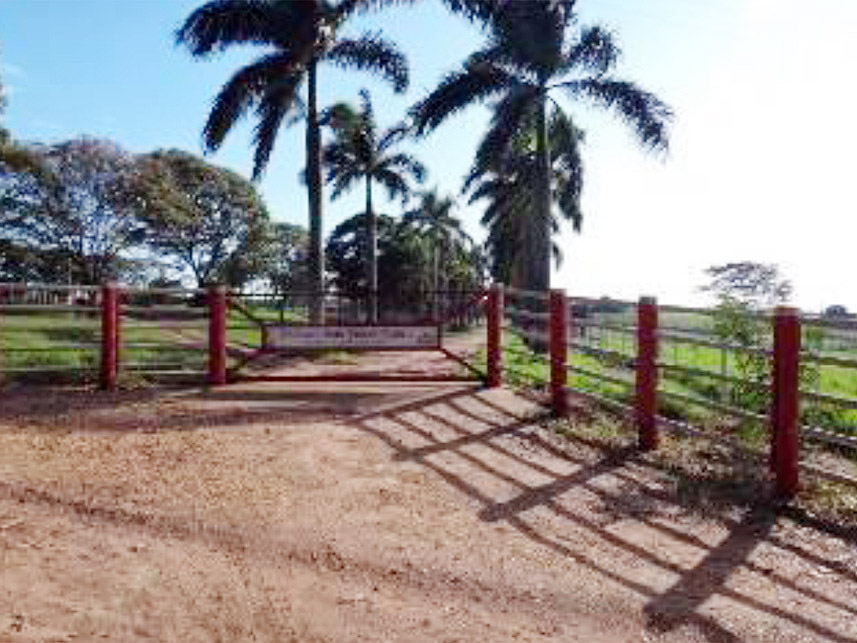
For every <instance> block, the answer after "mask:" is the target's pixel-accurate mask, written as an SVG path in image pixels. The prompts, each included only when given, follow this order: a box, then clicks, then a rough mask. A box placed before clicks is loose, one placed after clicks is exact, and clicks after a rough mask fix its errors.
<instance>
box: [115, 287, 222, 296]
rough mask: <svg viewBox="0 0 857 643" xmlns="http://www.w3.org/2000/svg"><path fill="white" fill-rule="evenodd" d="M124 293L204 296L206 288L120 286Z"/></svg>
mask: <svg viewBox="0 0 857 643" xmlns="http://www.w3.org/2000/svg"><path fill="white" fill-rule="evenodd" d="M120 290H121V291H122V292H126V293H129V294H142V295H190V296H198V295H204V294H206V292H208V291H207V290H206V289H205V288H147V287H146V286H120Z"/></svg>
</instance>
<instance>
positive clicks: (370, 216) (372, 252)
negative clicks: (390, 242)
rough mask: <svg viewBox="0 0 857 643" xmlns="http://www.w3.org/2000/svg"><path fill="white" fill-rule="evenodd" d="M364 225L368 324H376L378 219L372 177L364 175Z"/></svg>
mask: <svg viewBox="0 0 857 643" xmlns="http://www.w3.org/2000/svg"><path fill="white" fill-rule="evenodd" d="M366 224H367V225H368V226H369V235H368V242H369V257H368V259H369V271H368V273H369V274H368V275H367V277H368V279H367V283H368V284H369V323H370V324H376V323H378V217H376V216H375V211H374V210H373V209H372V177H371V176H370V175H369V174H367V175H366Z"/></svg>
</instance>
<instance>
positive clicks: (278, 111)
mask: <svg viewBox="0 0 857 643" xmlns="http://www.w3.org/2000/svg"><path fill="white" fill-rule="evenodd" d="M301 80H302V77H301V75H300V74H293V75H291V76H286V77H285V78H282V79H278V80H277V81H276V82H275V83H273V84H272V85H269V86H268V87H267V91H265V93H264V94H263V96H262V99H261V100H260V102H259V106H258V107H257V108H256V115H257V116H258V117H259V121H258V123H257V124H256V127H255V128H254V131H253V140H254V143H255V147H256V150H255V152H254V155H253V179H254V180H256V179H258V178H259V177H260V176H261V175H262V173H263V172H264V171H265V168H266V167H267V165H268V161H269V159H270V158H271V152H272V151H273V149H274V142H275V140H276V138H277V132H278V131H279V129H280V126H281V125H282V123H283V119H284V118H285V116H286V114H288V113H289V111H290V110H291V109H292V105H293V104H294V102H295V98H296V96H297V91H298V87H299V86H300V84H301ZM221 140H222V139H221Z"/></svg>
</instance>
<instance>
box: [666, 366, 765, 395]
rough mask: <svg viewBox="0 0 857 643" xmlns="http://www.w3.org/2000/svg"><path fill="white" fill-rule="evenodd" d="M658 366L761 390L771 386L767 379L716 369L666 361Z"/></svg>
mask: <svg viewBox="0 0 857 643" xmlns="http://www.w3.org/2000/svg"><path fill="white" fill-rule="evenodd" d="M656 366H657V367H658V368H662V369H664V370H667V371H681V372H682V373H687V374H688V375H698V376H700V377H707V378H711V379H715V380H719V381H721V382H729V383H730V384H746V385H747V386H750V387H753V388H756V389H760V390H769V389H770V388H771V382H770V381H767V380H766V381H764V382H753V381H751V380H745V379H743V378H740V377H735V376H732V375H723V374H722V373H718V372H716V371H709V370H708V369H705V368H694V367H692V366H684V365H683V364H669V363H666V362H658V363H657V364H656Z"/></svg>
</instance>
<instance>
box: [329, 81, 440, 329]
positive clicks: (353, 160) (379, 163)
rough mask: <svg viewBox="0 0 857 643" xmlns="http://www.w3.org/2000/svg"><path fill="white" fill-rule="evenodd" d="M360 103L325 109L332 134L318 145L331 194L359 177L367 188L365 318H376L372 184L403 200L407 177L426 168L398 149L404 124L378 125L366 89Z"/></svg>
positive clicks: (337, 193) (420, 175)
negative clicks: (320, 148) (331, 187)
mask: <svg viewBox="0 0 857 643" xmlns="http://www.w3.org/2000/svg"><path fill="white" fill-rule="evenodd" d="M360 99H361V100H360V108H359V110H358V109H354V107H352V106H351V105H349V104H348V103H337V104H336V105H334V106H333V107H331V108H330V110H329V111H328V113H327V115H326V118H325V122H327V123H328V124H329V125H330V127H331V129H332V130H333V132H334V139H333V140H332V141H331V142H330V143H328V144H327V145H326V146H325V147H324V150H323V160H324V165H325V167H326V168H327V178H326V180H327V182H328V183H331V184H332V185H333V192H332V193H331V198H332V199H336V198H337V197H339V196H340V195H341V194H343V193H344V192H346V191H348V190H349V189H351V188H352V187H353V186H354V184H355V183H359V182H362V183H363V185H364V189H365V194H366V215H367V222H368V226H369V227H368V230H367V232H368V234H367V243H368V248H367V250H368V252H367V253H366V258H367V261H366V263H367V267H368V270H367V279H368V282H367V286H368V288H369V321H370V322H375V321H377V319H378V303H377V302H378V222H377V218H376V216H375V210H374V208H373V204H372V184H373V182H377V183H379V184H380V185H381V186H382V187H384V188H386V190H387V196H388V197H389V198H390V199H395V198H397V197H398V198H400V199H401V200H402V204H403V205H404V203H405V202H406V201H407V198H408V196H409V195H410V193H411V186H410V184H409V179H413V180H414V181H416V182H418V183H422V181H423V180H424V177H425V168H424V167H423V164H422V163H420V162H419V161H418V160H417V159H416V158H415V157H414V156H412V155H410V154H407V153H406V152H397V151H396V146H397V145H398V144H400V143H401V142H402V141H403V140H404V139H405V138H406V137H407V136H408V128H407V127H406V126H405V125H404V124H399V125H395V126H393V127H391V128H389V129H386V130H384V131H382V132H379V131H378V126H377V124H376V123H375V114H374V110H373V109H372V101H371V99H370V97H369V92H367V91H366V90H365V89H364V90H362V91H361V92H360Z"/></svg>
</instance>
